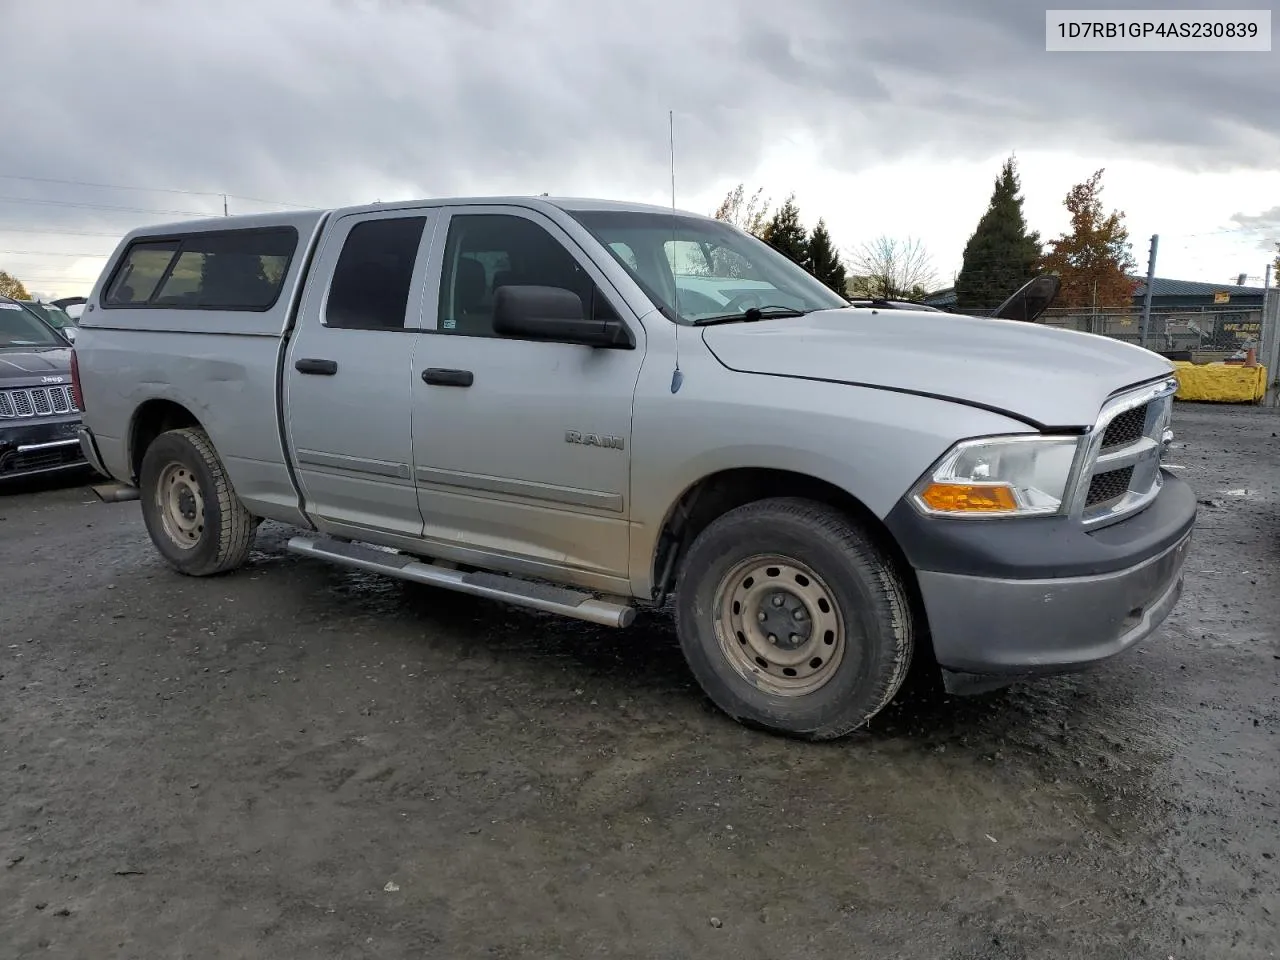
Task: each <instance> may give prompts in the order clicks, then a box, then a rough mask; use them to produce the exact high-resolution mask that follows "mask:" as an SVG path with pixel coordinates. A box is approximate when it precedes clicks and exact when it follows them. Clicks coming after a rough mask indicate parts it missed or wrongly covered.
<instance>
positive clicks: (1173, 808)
mask: <svg viewBox="0 0 1280 960" xmlns="http://www.w3.org/2000/svg"><path fill="white" fill-rule="evenodd" d="M1176 427H1177V429H1178V431H1179V439H1180V441H1181V444H1180V446H1179V448H1178V449H1177V450H1176V453H1175V456H1174V460H1173V462H1174V463H1176V464H1180V465H1181V466H1182V467H1183V469H1182V474H1183V475H1184V476H1185V477H1186V478H1187V479H1188V480H1189V481H1190V482H1191V483H1193V484H1194V485H1195V487H1196V488H1197V491H1198V493H1199V494H1200V496H1201V497H1203V498H1205V499H1206V500H1209V501H1211V503H1210V504H1207V505H1205V506H1203V507H1202V508H1201V509H1202V513H1201V520H1200V525H1199V531H1200V532H1199V534H1198V539H1197V542H1196V546H1195V548H1194V552H1193V555H1192V557H1191V559H1190V561H1189V571H1190V575H1189V585H1188V591H1187V594H1186V597H1185V599H1184V600H1183V602H1182V604H1181V606H1180V607H1179V609H1178V610H1177V611H1176V612H1175V615H1174V616H1173V618H1172V619H1171V621H1170V622H1169V624H1168V625H1167V626H1166V628H1165V629H1164V630H1163V631H1161V633H1160V634H1159V635H1158V636H1156V637H1154V638H1152V639H1151V640H1150V641H1148V643H1147V644H1146V645H1144V646H1143V647H1142V648H1140V649H1139V650H1137V651H1134V652H1133V653H1131V654H1129V655H1127V656H1125V657H1123V658H1121V659H1119V660H1117V661H1114V662H1112V663H1111V664H1108V665H1106V666H1105V667H1102V668H1100V669H1098V670H1096V671H1093V672H1092V673H1089V674H1087V675H1082V676H1077V677H1072V678H1064V679H1056V680H1051V681H1044V682H1039V683H1036V684H1034V685H1027V686H1024V687H1021V688H1018V689H1015V690H1012V691H1007V692H1004V693H1001V694H995V695H988V696H985V697H983V698H979V699H957V698H947V697H943V696H941V695H939V694H936V693H930V692H928V691H921V690H917V691H916V692H915V693H913V694H912V695H911V696H910V697H906V698H904V699H903V701H902V702H899V703H897V704H895V705H894V706H892V707H891V708H890V709H889V710H888V712H887V713H886V714H883V715H882V716H881V718H879V719H878V721H877V722H876V723H875V725H874V727H873V728H872V729H871V730H870V731H868V732H867V733H866V734H865V735H860V736H857V737H855V738H852V739H849V740H845V741H841V742H838V743H835V744H828V745H822V746H809V745H804V744H798V743H794V742H790V741H786V740H782V739H778V738H772V737H769V736H766V735H763V734H759V733H753V732H751V731H748V730H746V729H744V728H742V727H739V726H737V725H735V724H734V723H732V722H731V721H729V720H727V719H725V718H724V717H722V716H721V715H720V714H718V713H716V712H715V711H714V710H713V709H711V708H710V707H709V705H708V704H707V702H706V701H705V700H704V699H703V698H702V696H701V695H700V694H699V692H698V691H697V689H696V688H695V687H694V685H693V683H692V681H691V679H690V678H689V676H688V675H687V674H686V671H685V668H684V665H683V662H682V660H681V658H680V654H679V651H678V649H677V647H676V645H675V642H674V637H673V635H672V632H671V627H670V623H669V621H668V620H667V619H666V618H664V617H663V616H660V615H655V616H651V617H649V618H647V619H646V620H645V621H644V622H643V623H642V624H640V625H638V626H637V627H636V628H634V629H632V630H631V631H627V632H613V631H608V630H604V629H598V628H594V627H590V626H586V625H582V624H577V623H572V622H567V621H563V620H559V619H555V618H551V617H544V616H539V615H534V614H528V613H521V612H514V611H512V610H511V609H509V608H504V607H500V606H497V605H494V604H491V603H486V602H484V601H480V600H472V599H469V598H465V597H460V596H456V595H453V594H449V593H443V592H438V591H434V590H431V589H429V588H426V587H418V586H413V585H408V584H402V583H400V582H396V581H390V580H384V579H379V578H375V577H371V576H365V575H360V574H353V573H347V572H344V571H341V570H338V569H335V568H332V567H329V566H326V565H324V564H323V563H320V562H317V561H310V560H302V559H299V558H295V557H292V556H290V555H286V554H285V553H284V552H283V549H282V543H283V539H284V537H285V536H286V531H285V530H284V529H282V528H275V527H272V526H270V525H267V526H264V528H263V530H262V535H261V537H260V540H259V547H260V549H259V552H258V553H257V554H256V555H255V559H254V562H253V564H252V566H251V567H250V568H248V569H246V570H244V571H242V572H240V573H237V574H234V575H232V576H229V577H224V578H219V579H211V580H190V579H184V578H182V577H179V576H177V575H176V574H173V573H170V572H169V571H168V569H167V568H166V567H164V566H162V564H161V563H160V561H159V560H158V558H157V556H156V554H155V553H154V552H153V551H152V548H151V546H150V544H149V542H148V541H147V538H146V534H145V532H144V530H143V527H142V523H141V519H140V516H139V510H138V505H137V503H112V504H108V503H102V502H99V501H97V500H96V498H95V497H94V496H93V495H92V493H91V492H90V491H89V490H87V489H86V488H84V487H80V486H76V485H70V486H68V485H66V484H63V485H61V486H57V485H50V484H45V485H43V486H42V487H38V488H33V487H28V488H26V489H24V490H19V491H10V492H9V493H8V494H7V495H0V547H2V549H0V583H2V584H3V585H4V586H3V592H2V593H0V956H2V957H3V958H4V960H9V958H19V957H48V956H53V957H59V958H62V957H66V958H85V960H104V958H116V957H119V958H133V957H137V958H148V960H150V958H199V960H212V958H223V957H228V958H230V957H235V958H250V957H252V958H259V957H261V958H271V960H287V958H295V957H297V958H302V957H306V958H348V957H351V958H364V957H370V958H372V957H378V958H399V957H415V958H417V957H441V958H466V957H486V958H493V957H603V956H614V957H654V958H677V957H691V958H693V957H696V958H705V957H721V956H725V957H734V958H736V960H748V958H757V957H758V958H791V957H795V958H807V960H808V958H824V957H833V958H834V957H839V958H841V960H849V958H860V957H867V958H877V960H879V958H894V957H910V958H917V957H918V958H927V960H961V958H964V960H979V958H982V960H1012V958H1024V957H1025V958H1054V960H1062V958H1074V957H1087V958H1089V960H1109V958H1117V960H1118V958H1124V960H1135V958H1148V957H1150V958H1158V960H1166V958H1169V957H1174V958H1178V960H1183V958H1200V957H1204V958H1210V957H1211V958H1214V960H1226V958H1241V960H1243V958H1263V957H1276V956H1278V955H1280V860H1277V857H1278V856H1280V764H1278V763H1277V761H1278V759H1280V736H1277V734H1278V733H1280V696H1278V695H1277V690H1278V687H1277V678H1278V676H1280V644H1278V641H1277V626H1278V625H1280V564H1278V563H1277V560H1278V559H1280V520H1278V519H1277V504H1278V503H1280V483H1278V481H1280V439H1277V436H1276V434H1277V433H1280V415H1278V414H1277V413H1276V412H1275V411H1273V410H1272V411H1267V410H1261V409H1222V408H1208V407H1190V406H1180V407H1179V408H1178V418H1177V422H1176Z"/></svg>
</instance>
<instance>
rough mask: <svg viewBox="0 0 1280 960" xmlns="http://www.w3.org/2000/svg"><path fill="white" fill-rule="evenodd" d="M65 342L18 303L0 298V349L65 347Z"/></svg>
mask: <svg viewBox="0 0 1280 960" xmlns="http://www.w3.org/2000/svg"><path fill="white" fill-rule="evenodd" d="M66 345H67V342H66V341H65V340H63V339H62V337H60V336H58V334H56V333H54V332H53V330H52V329H51V328H50V327H49V325H48V324H47V323H43V322H42V321H41V320H40V319H39V318H38V317H36V316H35V314H33V313H30V312H28V311H27V310H24V309H23V308H22V306H21V305H20V304H17V303H13V302H6V301H3V300H0V349H3V348H5V347H65V346H66Z"/></svg>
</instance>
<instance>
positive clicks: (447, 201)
mask: <svg viewBox="0 0 1280 960" xmlns="http://www.w3.org/2000/svg"><path fill="white" fill-rule="evenodd" d="M423 204H430V205H434V206H463V205H467V206H470V205H479V204H483V205H486V206H489V205H502V204H511V205H515V206H522V207H533V208H535V209H536V208H537V207H539V206H544V205H545V206H551V207H557V208H559V209H560V210H563V211H565V212H566V213H574V212H582V211H588V210H600V211H618V212H632V213H654V214H668V215H669V214H671V212H672V208H671V207H662V206H656V205H654V204H648V203H632V202H629V201H625V200H598V199H594V198H587V197H543V196H536V197H535V196H496V197H423V198H420V199H414V200H394V201H379V202H377V203H367V204H359V205H355V206H348V207H332V208H315V209H312V210H291V211H281V212H275V213H251V214H236V215H234V216H230V217H219V216H209V217H201V218H200V219H197V220H181V221H175V222H171V223H156V224H148V225H147V226H145V227H137V228H135V229H133V230H130V231H129V232H128V233H127V234H126V235H125V237H124V239H125V240H133V239H135V238H137V237H147V236H163V235H166V234H177V233H189V232H191V231H197V230H198V231H205V230H208V231H214V230H229V229H231V230H243V229H245V228H246V227H272V226H279V225H281V224H291V223H292V224H296V223H299V222H304V223H305V222H309V221H314V220H316V219H319V218H320V217H322V216H324V215H325V214H331V215H333V216H349V215H351V214H359V213H372V212H374V211H378V210H395V209H397V208H401V207H416V206H421V205H423ZM675 213H676V214H677V215H678V216H682V217H693V218H695V219H699V220H707V219H710V218H709V217H706V216H705V215H703V214H700V213H694V212H692V211H689V210H678V209H677V210H676V211H675Z"/></svg>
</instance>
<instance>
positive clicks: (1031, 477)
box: [911, 436, 1078, 517]
mask: <svg viewBox="0 0 1280 960" xmlns="http://www.w3.org/2000/svg"><path fill="white" fill-rule="evenodd" d="M1077 445H1078V438H1076V437H1042V436H1013V437H985V438H983V439H981V440H965V441H963V442H961V443H957V444H956V445H955V446H954V447H952V448H951V449H950V450H949V451H948V452H947V455H946V456H944V457H943V458H942V459H941V460H940V461H939V462H938V464H937V465H936V466H935V467H934V468H933V469H932V470H931V471H930V472H929V473H928V474H926V475H925V477H924V479H923V480H921V481H920V482H919V483H918V484H917V485H916V487H915V489H914V490H913V491H912V494H911V496H912V500H913V501H914V502H915V505H916V507H917V508H919V509H920V510H921V511H923V512H924V513H927V514H931V515H933V516H940V517H1033V516H1049V515H1052V514H1055V513H1060V512H1061V511H1062V508H1063V500H1064V499H1065V498H1066V490H1067V483H1068V481H1069V480H1070V479H1071V465H1072V463H1073V462H1074V461H1075V456H1076V449H1077Z"/></svg>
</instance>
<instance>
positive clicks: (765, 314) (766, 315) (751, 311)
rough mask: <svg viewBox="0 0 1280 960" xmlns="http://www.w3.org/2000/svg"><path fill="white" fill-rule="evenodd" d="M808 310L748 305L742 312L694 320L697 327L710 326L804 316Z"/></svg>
mask: <svg viewBox="0 0 1280 960" xmlns="http://www.w3.org/2000/svg"><path fill="white" fill-rule="evenodd" d="M807 312H808V311H806V310H796V309H794V308H792V307H748V308H747V309H746V310H744V311H742V313H725V314H721V315H719V316H715V317H699V318H698V319H697V320H694V321H693V326H695V327H709V326H711V325H712V324H715V323H754V322H755V321H757V320H772V319H773V318H774V317H803V316H804V315H805V313H807Z"/></svg>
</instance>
